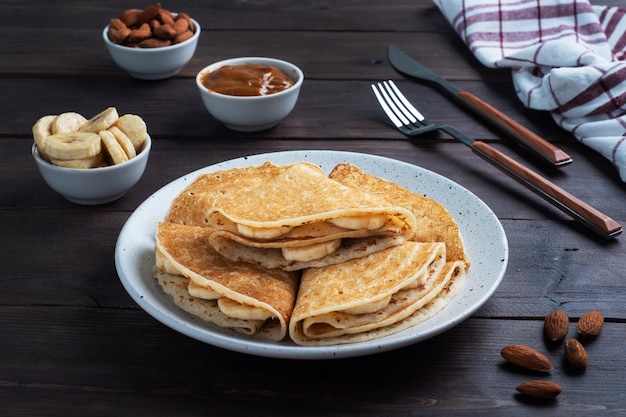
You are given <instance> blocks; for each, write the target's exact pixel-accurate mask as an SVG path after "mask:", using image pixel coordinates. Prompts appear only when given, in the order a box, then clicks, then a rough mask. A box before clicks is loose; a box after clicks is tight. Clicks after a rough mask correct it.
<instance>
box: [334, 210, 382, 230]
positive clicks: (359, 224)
mask: <svg viewBox="0 0 626 417" xmlns="http://www.w3.org/2000/svg"><path fill="white" fill-rule="evenodd" d="M328 221H329V222H331V223H332V224H334V225H335V226H338V227H342V228H344V229H350V230H361V229H367V230H375V229H378V228H379V227H382V226H384V224H385V223H386V222H387V215H385V214H377V215H372V216H352V217H341V218H337V219H330V220H328Z"/></svg>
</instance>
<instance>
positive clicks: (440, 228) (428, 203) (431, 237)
mask: <svg viewBox="0 0 626 417" xmlns="http://www.w3.org/2000/svg"><path fill="white" fill-rule="evenodd" d="M328 176H329V177H330V178H332V179H334V180H335V181H337V182H340V183H341V184H344V185H346V186H349V187H353V188H357V189H360V190H363V191H365V192H367V193H369V194H371V195H375V196H380V197H385V198H387V199H389V200H390V201H393V202H395V203H396V204H398V205H399V206H402V207H406V208H407V209H409V210H410V211H411V212H412V213H413V215H414V216H415V219H416V226H415V233H413V235H412V236H411V237H410V238H409V240H411V241H415V242H443V243H445V245H446V256H447V260H448V261H450V262H453V261H461V262H462V263H463V265H464V267H465V268H466V269H467V268H469V267H470V261H469V258H468V256H467V254H466V252H465V246H464V244H463V240H462V238H461V234H460V231H459V225H458V224H457V223H456V221H455V220H454V218H453V217H452V215H451V214H450V212H449V211H448V210H447V209H446V208H445V207H444V206H443V205H442V204H441V203H439V202H438V201H436V200H433V199H432V198H428V197H426V196H423V195H421V194H417V193H414V192H412V191H410V190H408V189H406V188H404V187H402V186H400V185H398V184H396V183H394V182H391V181H387V180H385V179H383V178H380V177H376V176H374V175H370V174H367V173H365V172H363V170H361V169H360V168H359V167H357V166H354V165H352V164H339V165H337V166H336V167H335V168H334V169H333V170H332V171H331V173H330V174H329V175H328Z"/></svg>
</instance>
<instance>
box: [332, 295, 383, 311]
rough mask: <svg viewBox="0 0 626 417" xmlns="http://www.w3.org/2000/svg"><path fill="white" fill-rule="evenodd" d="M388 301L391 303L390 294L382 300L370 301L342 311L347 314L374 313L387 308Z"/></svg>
mask: <svg viewBox="0 0 626 417" xmlns="http://www.w3.org/2000/svg"><path fill="white" fill-rule="evenodd" d="M389 301H391V294H389V295H388V296H386V297H385V298H383V299H382V300H378V301H371V302H369V303H367V304H362V305H360V306H356V307H351V308H346V309H345V310H342V311H343V312H344V313H348V314H367V313H374V312H376V311H378V310H382V309H383V308H385V307H387V305H388V304H389Z"/></svg>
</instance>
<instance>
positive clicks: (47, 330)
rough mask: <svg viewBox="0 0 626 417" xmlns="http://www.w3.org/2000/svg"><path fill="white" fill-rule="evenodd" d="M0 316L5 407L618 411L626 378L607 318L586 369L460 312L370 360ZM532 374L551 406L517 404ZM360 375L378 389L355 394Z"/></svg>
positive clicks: (25, 411)
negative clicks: (528, 350) (521, 365)
mask: <svg viewBox="0 0 626 417" xmlns="http://www.w3.org/2000/svg"><path fill="white" fill-rule="evenodd" d="M0 326H1V327H2V329H3V335H4V338H3V343H2V344H0V368H1V369H3V373H2V376H1V377H0V386H2V392H3V394H2V395H1V396H0V405H1V406H2V408H3V410H5V412H8V413H10V415H12V416H27V415H29V416H32V415H34V414H37V415H45V416H67V415H77V414H78V415H87V414H90V415H94V414H95V415H151V416H161V415H163V416H178V415H181V416H182V415H190V414H197V413H198V412H202V413H206V412H207V410H210V413H211V415H224V416H225V415H229V416H230V415H233V416H235V415H246V414H247V413H248V412H249V410H250V409H251V407H254V409H255V410H258V411H255V414H258V415H260V416H270V415H271V416H277V415H280V416H292V415H296V414H297V415H303V416H318V415H329V416H335V415H337V416H339V415H350V414H358V415H360V416H379V415H381V414H384V415H388V416H405V415H416V414H422V413H426V414H428V415H431V416H449V415H451V414H454V415H458V416H470V415H476V414H480V415H501V414H506V415H511V416H522V415H527V413H528V412H529V410H533V409H534V410H535V411H536V410H538V409H541V408H548V409H558V410H559V412H560V413H567V412H568V410H569V412H572V413H574V414H575V413H576V412H580V411H581V410H584V411H588V412H590V413H592V414H593V415H600V416H601V415H614V413H615V412H617V410H619V409H620V407H621V405H620V404H621V400H620V398H621V396H622V393H623V388H624V385H623V375H622V370H621V368H620V367H619V366H616V365H615V364H616V362H615V361H616V360H617V359H618V358H620V357H621V356H622V352H621V350H620V349H621V341H622V340H624V338H625V337H626V328H625V327H624V326H623V325H618V324H613V323H607V324H606V326H605V328H604V330H603V332H602V334H601V336H600V337H599V338H598V339H597V340H595V341H593V342H591V343H586V346H587V349H588V353H589V356H590V365H589V368H588V369H587V371H586V372H575V371H573V370H572V369H571V368H569V367H567V366H565V365H564V364H563V362H562V358H563V354H562V351H561V348H560V346H559V345H556V346H555V345H550V346H548V345H546V344H545V342H544V341H543V337H542V330H541V329H542V322H541V321H540V320H531V321H528V320H484V319H469V320H467V321H465V322H464V323H462V324H460V325H458V326H457V327H455V328H453V329H452V330H450V331H448V332H446V333H444V334H442V335H439V336H436V337H435V338H433V339H430V340H428V341H426V342H423V343H419V344H415V345H412V346H408V347H406V348H402V349H398V350H394V351H391V352H387V353H380V354H377V355H376V356H375V360H372V358H374V357H371V356H366V357H360V358H352V359H343V360H335V361H333V360H331V361H302V360H299V361H289V362H285V361H284V360H279V359H270V358H260V357H255V356H249V355H244V354H238V353H233V352H228V351H224V350H221V349H218V348H214V347H211V346H209V345H205V344H203V343H200V342H197V341H195V340H192V339H190V338H188V337H186V336H182V335H180V334H177V333H175V332H174V331H172V330H170V329H167V328H166V327H165V326H163V325H161V324H160V323H157V322H156V321H155V320H153V319H151V318H149V317H147V315H146V314H145V313H143V312H141V311H130V310H119V309H93V308H50V307H30V308H28V309H25V308H22V307H6V306H3V307H0ZM571 327H572V328H573V325H572V326H571ZM24 328H28V329H29V331H28V332H24V331H23V329H24ZM572 332H573V330H572ZM468 340H472V343H470V344H468V343H467V341H468ZM511 343H523V344H528V345H530V346H533V347H535V348H537V349H539V350H541V351H542V352H544V353H545V354H546V355H548V356H549V358H551V360H552V361H553V364H554V366H555V369H554V371H552V372H550V373H549V374H548V375H544V374H538V373H533V372H526V371H523V370H520V369H518V368H516V367H513V366H509V365H507V364H506V363H505V362H504V361H503V359H502V358H501V357H500V354H499V352H500V349H501V348H502V347H503V346H505V345H507V344H511ZM68 347H70V348H68ZM215 357H219V358H220V360H214V358H215ZM59 369H63V372H59ZM241 375H247V376H248V377H247V378H241ZM531 379H541V380H553V381H556V382H559V383H560V384H562V386H563V388H564V391H563V393H562V394H561V395H560V396H559V398H558V400H557V401H556V402H554V403H548V404H546V403H541V402H534V401H526V400H525V399H523V398H521V397H519V396H517V395H516V393H515V389H514V387H515V386H516V385H517V384H519V383H521V382H523V381H527V380H531ZM363 380H367V381H369V385H370V386H371V387H373V388H375V392H376V395H372V392H374V391H372V390H366V391H364V390H362V388H361V387H362V383H363ZM538 407H541V408H538Z"/></svg>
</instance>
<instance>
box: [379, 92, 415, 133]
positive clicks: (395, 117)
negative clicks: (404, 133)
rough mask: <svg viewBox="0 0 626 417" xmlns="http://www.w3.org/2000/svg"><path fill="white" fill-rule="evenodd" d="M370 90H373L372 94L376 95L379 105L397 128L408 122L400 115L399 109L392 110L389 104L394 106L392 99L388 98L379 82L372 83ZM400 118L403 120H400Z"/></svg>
mask: <svg viewBox="0 0 626 417" xmlns="http://www.w3.org/2000/svg"><path fill="white" fill-rule="evenodd" d="M376 86H378V88H376ZM372 90H374V95H375V96H376V99H377V100H378V103H379V104H380V106H381V107H382V108H383V111H384V112H385V114H386V115H387V117H389V119H390V120H391V122H392V123H393V124H394V125H395V126H396V127H397V128H400V127H402V126H404V125H406V124H408V123H409V121H408V120H407V119H406V118H405V117H404V116H403V115H402V113H401V112H400V111H394V110H392V108H391V107H390V106H394V104H393V101H392V100H391V99H389V96H388V95H387V93H386V92H385V90H384V89H383V87H382V86H381V84H380V83H378V84H372ZM379 90H380V91H379ZM383 96H384V97H383ZM400 118H402V119H403V120H400Z"/></svg>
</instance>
